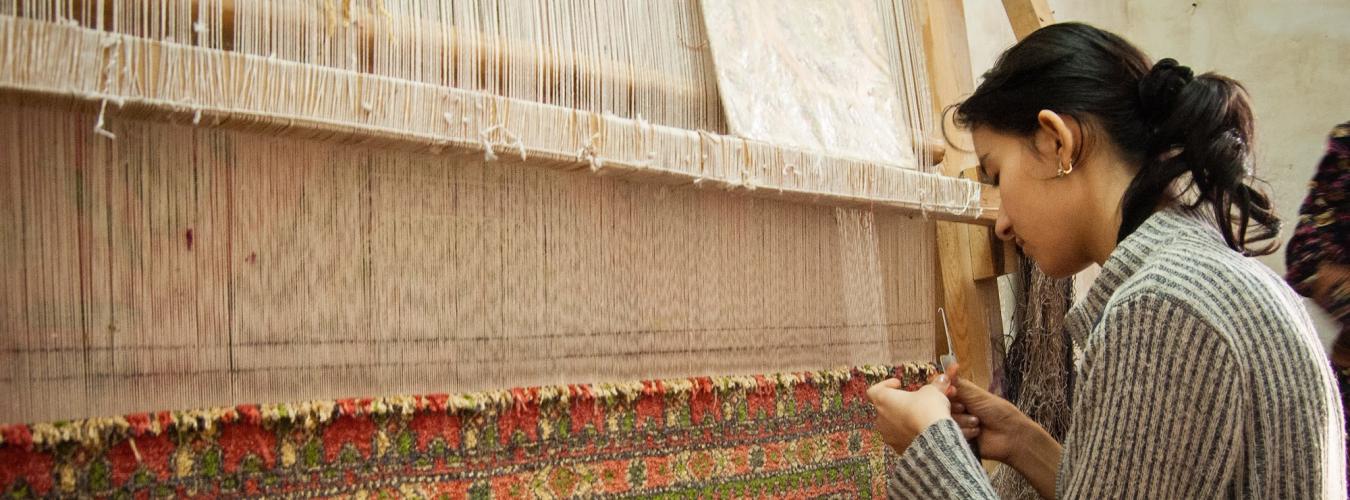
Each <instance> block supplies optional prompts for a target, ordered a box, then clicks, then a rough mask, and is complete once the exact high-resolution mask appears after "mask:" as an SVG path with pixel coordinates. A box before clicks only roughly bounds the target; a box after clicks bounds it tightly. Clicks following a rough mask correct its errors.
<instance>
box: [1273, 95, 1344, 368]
mask: <svg viewBox="0 0 1350 500" xmlns="http://www.w3.org/2000/svg"><path fill="white" fill-rule="evenodd" d="M1309 184H1310V185H1309V190H1308V197H1307V198H1306V199H1304V200H1303V206H1302V207H1301V208H1299V211H1298V215H1299V217H1298V227H1297V228H1296V229H1295V230H1294V237H1293V238H1291V239H1290V240H1289V247H1288V249H1286V253H1285V263H1286V264H1287V266H1288V268H1289V272H1288V275H1287V277H1288V279H1289V284H1290V285H1292V286H1293V287H1294V289H1295V290H1297V291H1298V293H1300V294H1302V295H1304V296H1307V297H1311V296H1313V282H1314V281H1316V278H1317V270H1318V267H1319V266H1321V265H1323V264H1341V265H1348V266H1350V122H1345V123H1342V124H1340V125H1339V126H1337V127H1336V128H1335V129H1334V130H1332V131H1331V137H1330V138H1329V139H1328V140H1327V153H1326V156H1324V157H1323V158H1322V163H1321V164H1320V165H1318V167H1317V174H1316V175H1315V176H1314V177H1313V179H1312V182H1311V183H1309ZM1329 299H1330V300H1329V301H1325V302H1327V303H1325V304H1320V305H1321V306H1322V307H1324V308H1326V309H1327V312H1328V313H1330V314H1331V315H1332V316H1333V317H1335V318H1336V319H1337V320H1338V321H1340V322H1341V335H1340V338H1339V339H1337V343H1338V344H1342V343H1350V335H1347V329H1350V286H1341V287H1339V289H1338V290H1335V291H1333V292H1331V294H1330V297H1329ZM1345 347H1347V348H1350V345H1346V346H1345Z"/></svg>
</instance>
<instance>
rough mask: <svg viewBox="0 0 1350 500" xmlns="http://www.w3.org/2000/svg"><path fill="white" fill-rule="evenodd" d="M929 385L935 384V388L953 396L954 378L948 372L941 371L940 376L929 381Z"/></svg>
mask: <svg viewBox="0 0 1350 500" xmlns="http://www.w3.org/2000/svg"><path fill="white" fill-rule="evenodd" d="M928 385H931V386H933V388H934V389H937V390H938V391H941V392H942V394H945V395H947V396H951V395H952V392H953V391H954V388H953V387H952V379H951V377H948V376H947V374H946V373H939V374H938V376H936V377H933V380H932V381H930V382H928Z"/></svg>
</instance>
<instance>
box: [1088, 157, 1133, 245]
mask: <svg viewBox="0 0 1350 500" xmlns="http://www.w3.org/2000/svg"><path fill="white" fill-rule="evenodd" d="M1104 166H1105V167H1106V168H1099V169H1094V170H1095V173H1098V174H1099V175H1097V176H1094V178H1093V179H1087V180H1088V181H1089V182H1091V183H1092V184H1094V185H1093V193H1094V196H1093V199H1094V200H1095V202H1094V203H1092V204H1091V210H1092V214H1091V217H1089V218H1088V222H1089V224H1091V226H1090V227H1089V228H1088V229H1089V232H1088V242H1087V245H1088V255H1089V257H1091V259H1092V261H1093V262H1096V263H1097V265H1104V264H1106V259H1108V258H1110V257H1111V252H1113V251H1115V249H1116V236H1117V235H1118V234H1119V233H1120V224H1121V219H1122V214H1121V211H1120V209H1121V200H1122V199H1123V198H1124V197H1125V190H1126V188H1128V187H1129V186H1130V182H1131V181H1133V180H1134V176H1133V171H1132V170H1131V169H1128V168H1125V166H1124V165H1104Z"/></svg>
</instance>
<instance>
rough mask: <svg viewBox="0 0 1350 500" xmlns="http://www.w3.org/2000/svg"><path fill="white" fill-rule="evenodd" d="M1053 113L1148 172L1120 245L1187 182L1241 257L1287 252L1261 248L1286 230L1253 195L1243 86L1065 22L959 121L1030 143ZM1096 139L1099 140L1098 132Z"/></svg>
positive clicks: (1019, 58)
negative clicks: (1043, 116) (1153, 60)
mask: <svg viewBox="0 0 1350 500" xmlns="http://www.w3.org/2000/svg"><path fill="white" fill-rule="evenodd" d="M1043 109H1048V110H1051V111H1054V112H1056V113H1059V114H1062V115H1067V116H1071V117H1073V118H1075V119H1076V120H1078V121H1079V122H1080V123H1082V124H1083V127H1084V130H1085V131H1092V132H1097V131H1099V132H1101V133H1102V134H1101V135H1102V136H1103V137H1104V138H1105V139H1107V140H1110V141H1111V142H1112V143H1113V144H1114V145H1115V146H1116V147H1117V149H1118V150H1119V151H1121V152H1122V154H1123V155H1124V156H1125V158H1126V160H1127V161H1130V162H1132V163H1133V164H1136V165H1138V167H1139V171H1138V173H1137V174H1136V175H1135V176H1134V179H1133V181H1131V182H1130V185H1129V187H1128V188H1127V189H1126V191H1125V195H1124V197H1123V199H1122V200H1121V212H1122V213H1121V215H1122V222H1121V226H1120V232H1119V233H1118V234H1117V241H1120V240H1124V239H1125V237H1127V236H1129V235H1130V234H1131V233H1133V232H1134V231H1135V230H1136V229H1138V228H1139V226H1140V225H1141V224H1143V222H1144V220H1145V219H1148V217H1149V216H1150V215H1152V213H1153V212H1154V209H1155V208H1156V207H1157V206H1158V205H1159V203H1160V202H1162V201H1165V199H1164V197H1167V196H1173V195H1172V194H1169V193H1174V194H1175V193H1176V191H1174V190H1173V189H1172V188H1173V187H1174V185H1177V184H1181V185H1185V188H1186V189H1185V190H1183V191H1182V192H1183V193H1193V194H1192V195H1193V196H1194V198H1193V201H1191V202H1190V203H1189V204H1188V206H1189V207H1190V208H1197V207H1199V206H1201V205H1206V204H1207V205H1208V206H1209V207H1210V208H1211V209H1212V210H1213V217H1214V220H1215V221H1216V222H1217V223H1218V226H1219V229H1220V232H1222V233H1223V238H1224V241H1225V242H1226V243H1227V244H1228V246H1229V247H1230V248H1232V249H1234V250H1237V251H1239V252H1242V253H1243V254H1245V255H1265V254H1269V253H1271V252H1273V251H1274V250H1275V249H1276V248H1278V242H1277V241H1272V242H1271V243H1270V244H1267V245H1264V247H1262V248H1252V247H1250V246H1249V245H1250V244H1251V243H1253V242H1260V241H1263V240H1272V239H1273V238H1274V237H1275V236H1276V235H1277V234H1278V232H1279V225H1280V220H1279V217H1278V216H1277V215H1276V214H1275V212H1274V209H1273V207H1272V206H1271V202H1270V199H1269V198H1268V197H1267V196H1266V194H1265V193H1264V192H1262V191H1261V190H1259V189H1258V188H1256V187H1254V186H1253V185H1252V183H1253V182H1255V181H1256V180H1255V179H1254V178H1253V177H1252V162H1251V157H1252V153H1251V146H1250V145H1251V140H1252V134H1253V125H1252V111H1251V104H1250V102H1249V99H1248V97H1247V91H1246V89H1245V88H1243V86H1242V84H1240V83H1238V82H1237V81H1235V80H1233V79H1231V78H1228V77H1225V76H1222V75H1218V74H1214V73H1206V74H1203V75H1200V76H1198V77H1197V76H1195V75H1194V74H1193V73H1192V72H1191V70H1190V68H1187V67H1185V66H1181V65H1179V64H1177V61H1175V60H1173V59H1163V60H1161V61H1158V62H1157V64H1152V65H1150V63H1149V59H1148V57H1147V56H1145V55H1144V53H1143V52H1141V51H1140V50H1139V49H1138V48H1135V47H1134V46H1133V45H1131V44H1130V43H1129V42H1127V41H1125V40H1124V39H1123V38H1120V37H1119V36H1116V35H1114V34H1112V33H1109V32H1107V31H1104V30H1101V29H1098V28H1095V27H1092V26H1089V25H1086V24H1081V23H1063V24H1055V25H1051V26H1047V27H1045V28H1042V29H1040V30H1038V31H1036V32H1035V33H1032V34H1031V35H1030V36H1028V37H1027V38H1025V39H1024V40H1022V41H1021V42H1019V43H1017V44H1016V45H1014V46H1013V47H1012V48H1010V49H1008V50H1007V51H1006V52H1004V53H1003V55H1001V56H1000V57H999V59H998V62H997V63H996V64H995V65H994V67H993V69H990V70H989V72H987V73H985V74H984V81H983V82H982V83H981V84H980V86H979V88H977V89H976V90H975V93H974V94H972V95H971V96H970V97H969V98H968V99H966V100H965V102H963V103H961V104H960V105H958V106H957V107H956V121H957V123H959V124H961V125H963V126H966V127H979V126H987V127H991V128H992V129H994V130H998V131H1000V132H1005V133H1013V134H1018V135H1023V136H1027V137H1030V136H1031V135H1032V134H1033V133H1034V132H1035V131H1036V130H1037V128H1038V127H1039V124H1038V120H1037V114H1038V113H1040V111H1041V110H1043ZM1093 135H1094V136H1093V137H1091V139H1094V140H1100V139H1102V138H1103V137H1095V135H1096V134H1093ZM1084 137H1085V138H1084V142H1087V141H1088V139H1089V134H1088V133H1085V134H1084ZM1081 151H1082V149H1080V150H1079V152H1080V153H1081ZM1075 154H1078V153H1075ZM1187 174H1189V175H1188V176H1187ZM1186 177H1188V178H1186ZM1168 200H1170V201H1177V202H1181V201H1182V200H1181V199H1179V198H1177V199H1172V198H1168Z"/></svg>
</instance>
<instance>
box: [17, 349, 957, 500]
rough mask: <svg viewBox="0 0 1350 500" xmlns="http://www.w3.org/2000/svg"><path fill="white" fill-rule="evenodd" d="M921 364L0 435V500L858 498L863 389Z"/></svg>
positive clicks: (880, 462) (867, 476)
mask: <svg viewBox="0 0 1350 500" xmlns="http://www.w3.org/2000/svg"><path fill="white" fill-rule="evenodd" d="M933 373H934V368H933V367H932V366H931V365H926V364H925V365H904V366H901V367H895V368H894V369H892V368H890V367H874V366H865V367H858V368H853V369H838V370H827V371H816V372H808V373H791V374H769V375H755V376H726V377H695V378H690V379H675V380H659V381H645V382H632V383H619V384H598V385H571V386H559V387H531V388H517V389H511V390H506V391H495V392H490V393H474V394H455V395H447V394H439V395H428V396H410V397H389V398H377V399H345V400H338V401H320V402H311V403H300V404H273V405H241V406H239V407H236V408H219V409H214V410H198V411H175V412H160V413H154V414H137V415H127V416H125V417H114V418H104V419H90V420H84V421H76V422H56V423H50V424H33V425H10V426H0V498H33V497H59V498H72V497H95V498H165V497H202V498H216V497H258V496H264V497H343V498H346V497H358V498H366V497H378V498H474V499H491V498H595V497H600V498H605V497H630V496H638V497H655V498H693V497H699V498H706V497H713V498H744V497H772V498H821V497H828V498H874V497H879V496H882V495H883V494H884V492H885V481H886V477H887V475H888V473H895V472H889V471H890V469H891V468H892V467H893V466H894V463H895V460H894V459H895V454H894V452H891V451H890V449H889V447H887V446H885V445H884V444H883V443H882V442H881V440H880V438H879V437H878V435H877V434H876V433H875V432H873V431H872V426H873V422H874V420H875V418H876V414H875V413H874V411H873V409H872V405H871V403H870V402H868V400H867V396H866V391H867V387H868V386H870V385H871V384H873V383H876V382H879V381H880V380H882V379H884V378H885V377H887V376H895V377H898V378H900V379H901V380H902V381H903V382H904V383H906V384H908V385H909V387H910V388H911V389H915V388H918V387H919V386H920V385H921V384H923V383H924V381H926V380H927V379H928V377H929V376H931V375H932V374H933Z"/></svg>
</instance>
